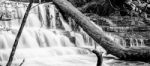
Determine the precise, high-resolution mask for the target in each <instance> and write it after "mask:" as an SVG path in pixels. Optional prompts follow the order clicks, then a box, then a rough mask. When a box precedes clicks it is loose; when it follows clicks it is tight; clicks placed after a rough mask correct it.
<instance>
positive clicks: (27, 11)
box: [6, 0, 33, 66]
mask: <svg viewBox="0 0 150 66" xmlns="http://www.w3.org/2000/svg"><path fill="white" fill-rule="evenodd" d="M32 3H33V0H30V3H29V5H28V7H27V10H26V13H25V15H24V17H23V20H22V24H21V27H20V29H19V32H18V34H17V37H16V39H15V42H14V44H13V47H12V51H11V54H10V57H9V60H8V63H7V65H6V66H11V64H12V61H13V57H14V55H15V51H16V48H17V45H18V41H19V38H20V36H21V34H22V31H23V28H24V26H25V24H26V20H27V17H28V14H29V12H30V9H31V7H32Z"/></svg>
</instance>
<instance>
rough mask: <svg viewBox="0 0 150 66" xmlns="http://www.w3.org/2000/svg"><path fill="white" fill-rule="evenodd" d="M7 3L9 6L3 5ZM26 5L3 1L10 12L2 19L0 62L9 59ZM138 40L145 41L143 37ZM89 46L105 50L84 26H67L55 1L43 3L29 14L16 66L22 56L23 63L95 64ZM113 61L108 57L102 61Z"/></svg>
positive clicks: (44, 65) (36, 65)
mask: <svg viewBox="0 0 150 66" xmlns="http://www.w3.org/2000/svg"><path fill="white" fill-rule="evenodd" d="M7 5H9V7H7V8H6V7H4V6H7ZM36 5H37V4H34V6H36ZM26 7H27V4H26V3H14V2H8V4H6V3H5V4H1V7H0V9H1V10H2V11H4V12H2V13H7V16H6V15H4V16H3V19H9V20H4V21H0V25H1V27H0V37H1V38H0V64H1V65H5V64H6V62H7V60H8V58H9V55H10V51H11V48H12V45H13V43H14V40H15V37H16V35H17V32H18V29H19V27H20V24H21V20H22V18H23V16H24V13H25V10H26ZM6 10H7V11H6ZM8 12H9V13H10V14H9V13H8ZM8 16H9V17H8ZM69 23H70V22H69ZM107 37H110V39H111V40H112V41H115V42H116V43H117V42H120V40H118V38H119V37H118V36H114V35H111V34H107ZM136 42H138V43H139V42H140V44H141V45H143V44H144V43H143V40H141V39H140V40H136ZM118 44H119V43H118ZM123 45H125V42H123ZM87 48H88V49H97V50H99V51H103V52H106V51H105V50H104V49H103V48H102V47H101V46H99V45H98V44H97V43H96V42H95V41H94V40H93V39H92V38H91V37H89V36H88V35H87V34H86V32H84V31H83V30H82V28H80V31H73V28H71V24H69V25H68V23H67V22H66V21H65V20H64V19H63V17H62V15H61V13H60V12H59V11H58V10H57V9H56V7H55V6H54V5H53V4H52V3H45V4H40V5H38V6H36V7H34V8H32V10H31V12H30V14H29V16H28V19H27V23H26V25H25V28H24V30H23V33H22V35H21V38H20V40H19V44H18V48H17V51H16V54H15V57H14V61H13V66H18V65H19V64H20V63H21V61H22V59H25V63H24V66H83V65H86V66H95V65H96V57H95V56H94V55H93V54H92V53H91V52H90V51H89V50H87ZM112 61H114V60H109V61H107V60H105V61H104V62H103V63H109V62H112ZM103 65H104V66H108V65H109V64H108V65H106V64H103Z"/></svg>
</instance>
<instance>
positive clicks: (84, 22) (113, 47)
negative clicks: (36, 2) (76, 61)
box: [53, 0, 150, 61]
mask: <svg viewBox="0 0 150 66" xmlns="http://www.w3.org/2000/svg"><path fill="white" fill-rule="evenodd" d="M53 2H54V3H55V4H56V5H57V6H58V8H59V9H60V10H62V11H63V12H64V13H66V14H68V15H69V16H71V17H72V18H74V19H75V20H76V23H77V24H78V25H80V26H81V27H82V28H83V30H84V31H85V32H87V34H88V35H89V36H91V37H92V38H93V39H94V40H95V41H96V42H97V43H99V44H100V45H101V46H102V47H103V48H104V49H105V50H106V51H107V53H108V54H112V55H114V56H116V57H118V58H119V59H122V60H138V61H149V60H150V59H149V58H150V48H149V47H147V48H145V47H144V48H123V47H122V46H120V45H119V44H117V43H116V42H114V41H113V40H111V39H110V38H109V37H108V36H107V35H106V34H107V33H106V32H104V31H103V30H102V28H100V27H98V26H96V25H95V24H94V23H92V22H91V21H90V19H89V18H87V17H86V16H85V15H83V14H82V13H81V12H80V11H79V10H78V9H77V8H75V7H74V6H73V5H72V4H71V3H70V2H68V1H67V0H53Z"/></svg>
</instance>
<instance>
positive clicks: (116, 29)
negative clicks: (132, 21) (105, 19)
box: [102, 26, 150, 32]
mask: <svg viewBox="0 0 150 66" xmlns="http://www.w3.org/2000/svg"><path fill="white" fill-rule="evenodd" d="M102 28H103V30H104V31H106V32H147V31H150V26H146V27H139V26H131V27H117V26H113V27H111V26H102Z"/></svg>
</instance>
